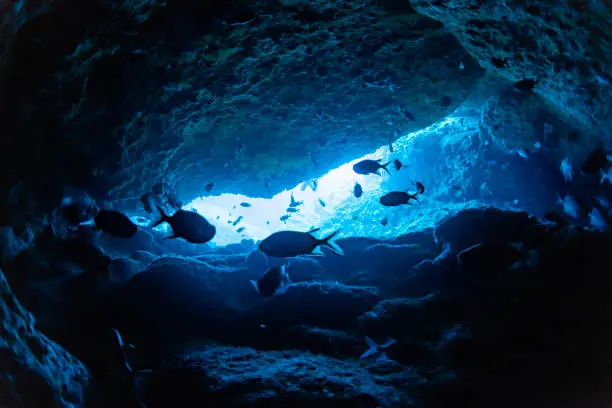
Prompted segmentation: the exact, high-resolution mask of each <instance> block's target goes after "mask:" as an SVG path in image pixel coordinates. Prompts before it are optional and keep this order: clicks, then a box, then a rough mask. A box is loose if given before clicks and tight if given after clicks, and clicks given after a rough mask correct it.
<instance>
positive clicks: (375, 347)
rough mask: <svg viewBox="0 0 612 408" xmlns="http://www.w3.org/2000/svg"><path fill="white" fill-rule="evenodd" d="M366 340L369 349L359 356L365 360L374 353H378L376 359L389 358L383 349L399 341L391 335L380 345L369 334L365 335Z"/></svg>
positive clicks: (383, 359)
mask: <svg viewBox="0 0 612 408" xmlns="http://www.w3.org/2000/svg"><path fill="white" fill-rule="evenodd" d="M365 341H366V344H367V345H368V349H367V350H366V351H365V352H363V353H362V354H361V355H360V356H359V359H360V360H363V359H365V358H368V357H371V356H374V355H378V358H377V359H376V360H377V361H386V360H388V358H387V355H386V354H385V353H384V351H383V350H385V349H387V348H389V347H391V346H392V345H394V344H395V343H397V341H396V340H395V339H392V338H391V337H389V338H388V339H387V341H385V342H384V343H383V344H380V345H379V344H376V342H375V341H374V340H372V339H371V338H370V337H368V336H365Z"/></svg>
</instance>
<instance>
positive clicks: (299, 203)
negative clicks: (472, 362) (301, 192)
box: [289, 193, 304, 208]
mask: <svg viewBox="0 0 612 408" xmlns="http://www.w3.org/2000/svg"><path fill="white" fill-rule="evenodd" d="M302 204H304V201H295V198H293V193H291V202H290V203H289V207H290V208H294V207H299V206H300V205H302Z"/></svg>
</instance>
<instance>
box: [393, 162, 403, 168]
mask: <svg viewBox="0 0 612 408" xmlns="http://www.w3.org/2000/svg"><path fill="white" fill-rule="evenodd" d="M393 166H394V167H395V170H399V169H401V168H402V162H401V161H399V160H397V159H395V160H393Z"/></svg>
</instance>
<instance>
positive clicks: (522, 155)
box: [514, 149, 529, 160]
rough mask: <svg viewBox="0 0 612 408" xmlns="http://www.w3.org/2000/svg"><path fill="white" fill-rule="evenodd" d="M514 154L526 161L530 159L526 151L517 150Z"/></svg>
mask: <svg viewBox="0 0 612 408" xmlns="http://www.w3.org/2000/svg"><path fill="white" fill-rule="evenodd" d="M514 152H515V153H516V154H518V155H519V156H520V157H522V158H523V159H525V160H527V159H529V152H528V151H527V150H525V149H516V150H514Z"/></svg>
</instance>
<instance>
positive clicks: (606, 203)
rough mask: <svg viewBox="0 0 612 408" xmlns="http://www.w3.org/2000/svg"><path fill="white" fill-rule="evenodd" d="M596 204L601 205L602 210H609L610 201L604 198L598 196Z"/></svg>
mask: <svg viewBox="0 0 612 408" xmlns="http://www.w3.org/2000/svg"><path fill="white" fill-rule="evenodd" d="M597 202H598V203H599V205H601V206H602V207H604V208H608V209H609V208H610V201H608V199H607V198H606V197H603V196H599V197H597Z"/></svg>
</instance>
